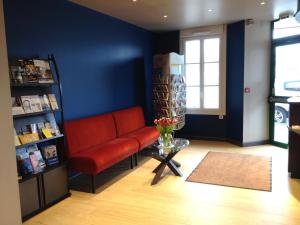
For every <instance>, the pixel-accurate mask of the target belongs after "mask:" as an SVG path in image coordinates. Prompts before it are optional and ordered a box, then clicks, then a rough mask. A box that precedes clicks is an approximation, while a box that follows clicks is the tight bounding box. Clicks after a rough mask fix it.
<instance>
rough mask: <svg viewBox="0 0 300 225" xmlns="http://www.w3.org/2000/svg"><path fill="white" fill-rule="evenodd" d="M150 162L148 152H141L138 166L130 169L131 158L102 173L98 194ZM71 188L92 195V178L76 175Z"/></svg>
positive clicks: (98, 182) (99, 177)
mask: <svg viewBox="0 0 300 225" xmlns="http://www.w3.org/2000/svg"><path fill="white" fill-rule="evenodd" d="M148 160H150V157H149V153H148V152H147V150H143V151H141V152H139V156H138V166H137V167H136V166H135V167H134V168H133V169H131V168H130V157H129V158H127V159H125V160H123V161H121V162H119V163H117V164H115V165H113V166H112V167H110V168H108V169H106V170H104V171H102V172H101V173H99V174H98V175H97V176H96V193H100V192H102V191H103V190H105V189H106V188H107V187H109V186H111V185H113V184H114V183H115V182H117V181H119V180H121V179H122V178H123V177H125V176H127V175H128V174H129V173H131V172H132V171H133V170H135V169H137V168H138V167H139V166H141V165H143V164H144V163H146V162H147V161H148ZM69 188H70V189H71V190H75V191H81V192H88V193H91V177H90V176H89V175H86V174H76V175H74V176H72V178H69Z"/></svg>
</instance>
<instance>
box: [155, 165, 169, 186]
mask: <svg viewBox="0 0 300 225" xmlns="http://www.w3.org/2000/svg"><path fill="white" fill-rule="evenodd" d="M166 165H167V164H166V163H161V164H160V165H159V169H158V170H157V172H156V174H155V176H154V178H153V180H152V182H151V185H154V184H157V182H158V181H159V180H160V177H161V175H162V173H163V172H164V170H165V167H166Z"/></svg>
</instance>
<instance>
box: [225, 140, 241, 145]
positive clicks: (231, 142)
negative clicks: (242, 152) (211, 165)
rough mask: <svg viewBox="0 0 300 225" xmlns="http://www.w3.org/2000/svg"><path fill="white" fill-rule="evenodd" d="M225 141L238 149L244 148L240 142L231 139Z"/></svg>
mask: <svg viewBox="0 0 300 225" xmlns="http://www.w3.org/2000/svg"><path fill="white" fill-rule="evenodd" d="M226 141H227V142H229V143H230V144H234V145H237V146H239V147H244V146H243V142H241V141H237V140H233V139H226Z"/></svg>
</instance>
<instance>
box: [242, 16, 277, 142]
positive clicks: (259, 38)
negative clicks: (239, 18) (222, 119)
mask: <svg viewBox="0 0 300 225" xmlns="http://www.w3.org/2000/svg"><path fill="white" fill-rule="evenodd" d="M270 46H271V25H270V22H263V21H254V24H250V25H246V27H245V75H244V78H245V80H244V87H249V88H250V93H244V134H243V135H244V137H243V138H244V141H243V142H244V143H250V142H260V141H266V140H268V139H269V105H268V102H267V98H268V95H269V86H270Z"/></svg>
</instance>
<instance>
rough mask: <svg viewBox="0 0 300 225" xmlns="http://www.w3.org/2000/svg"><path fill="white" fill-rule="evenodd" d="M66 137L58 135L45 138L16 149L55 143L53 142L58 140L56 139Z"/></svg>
mask: <svg viewBox="0 0 300 225" xmlns="http://www.w3.org/2000/svg"><path fill="white" fill-rule="evenodd" d="M63 137H64V135H62V134H61V135H57V136H55V137H51V138H45V139H41V140H38V141H33V142H30V143H26V144H22V145H18V146H16V149H20V148H26V147H28V146H30V145H35V144H40V143H44V142H47V141H53V140H56V139H59V138H63Z"/></svg>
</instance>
